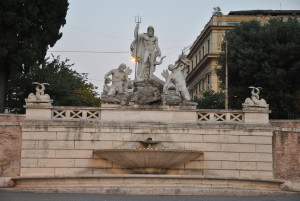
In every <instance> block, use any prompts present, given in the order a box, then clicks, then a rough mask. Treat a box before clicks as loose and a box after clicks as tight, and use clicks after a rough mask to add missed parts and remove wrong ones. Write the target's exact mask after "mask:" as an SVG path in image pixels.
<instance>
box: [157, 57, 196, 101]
mask: <svg viewBox="0 0 300 201" xmlns="http://www.w3.org/2000/svg"><path fill="white" fill-rule="evenodd" d="M187 66H189V61H188V60H183V59H182V57H180V58H179V59H178V61H177V62H176V63H175V65H173V64H170V65H169V66H168V70H169V71H171V74H170V75H169V73H168V71H164V72H163V73H162V76H163V77H164V78H166V83H165V84H164V88H163V96H162V98H163V103H164V104H179V103H181V102H187V101H190V100H191V97H190V94H189V92H188V90H187V88H186V82H185V77H186V75H185V73H184V71H183V70H184V68H185V67H187Z"/></svg>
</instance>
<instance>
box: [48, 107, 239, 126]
mask: <svg viewBox="0 0 300 201" xmlns="http://www.w3.org/2000/svg"><path fill="white" fill-rule="evenodd" d="M196 113H197V121H198V122H207V123H210V122H211V123H221V122H222V123H243V122H244V113H243V112H242V111H239V110H197V112H196ZM52 119H62V120H63V119H78V120H79V119H91V120H93V119H94V120H100V119H101V109H100V108H97V107H53V109H52Z"/></svg>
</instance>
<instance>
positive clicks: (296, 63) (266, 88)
mask: <svg viewBox="0 0 300 201" xmlns="http://www.w3.org/2000/svg"><path fill="white" fill-rule="evenodd" d="M224 41H227V45H228V67H229V70H228V75H229V79H228V80H229V103H230V107H231V108H235V109H238V108H239V107H241V104H242V103H243V102H244V100H245V98H246V97H249V96H250V90H249V89H248V87H249V86H257V87H262V88H263V90H262V94H261V96H262V98H264V99H266V101H267V103H269V105H270V109H271V110H272V113H271V117H272V118H287V116H288V114H289V113H294V112H297V111H298V112H299V107H298V108H297V105H299V102H298V103H297V102H296V101H297V100H296V97H297V93H298V94H299V92H300V79H299V77H300V57H299V52H300V22H298V21H297V19H292V18H290V19H289V20H288V21H287V22H284V21H283V20H282V19H271V20H270V21H269V22H268V23H266V24H261V23H260V22H258V21H249V22H241V23H240V24H239V25H237V26H236V27H235V28H234V29H232V30H230V31H228V32H226V34H225V38H224ZM222 50H223V51H222V53H221V54H220V57H219V64H220V65H222V66H225V51H224V50H225V43H224V42H223V44H222ZM216 71H217V75H218V76H219V78H220V79H221V81H222V83H225V82H224V80H225V69H224V68H219V69H217V70H216ZM223 87H224V85H223ZM234 97H236V98H235V101H233V99H234Z"/></svg>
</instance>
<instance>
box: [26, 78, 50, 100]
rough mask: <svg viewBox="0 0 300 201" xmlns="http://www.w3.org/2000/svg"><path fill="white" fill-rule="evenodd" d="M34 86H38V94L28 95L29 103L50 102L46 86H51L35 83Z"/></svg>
mask: <svg viewBox="0 0 300 201" xmlns="http://www.w3.org/2000/svg"><path fill="white" fill-rule="evenodd" d="M32 84H36V85H37V86H36V87H35V90H36V92H35V94H34V93H30V94H29V95H28V99H27V100H28V101H50V96H49V95H48V94H45V85H49V84H48V83H39V82H33V83H32Z"/></svg>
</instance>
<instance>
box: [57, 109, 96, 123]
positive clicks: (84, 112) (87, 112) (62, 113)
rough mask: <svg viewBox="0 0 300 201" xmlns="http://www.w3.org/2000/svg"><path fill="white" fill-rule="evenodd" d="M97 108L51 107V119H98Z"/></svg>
mask: <svg viewBox="0 0 300 201" xmlns="http://www.w3.org/2000/svg"><path fill="white" fill-rule="evenodd" d="M100 117H101V116H100V109H99V108H97V107H53V109H52V119H89V120H90V119H95V120H96V119H100Z"/></svg>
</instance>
